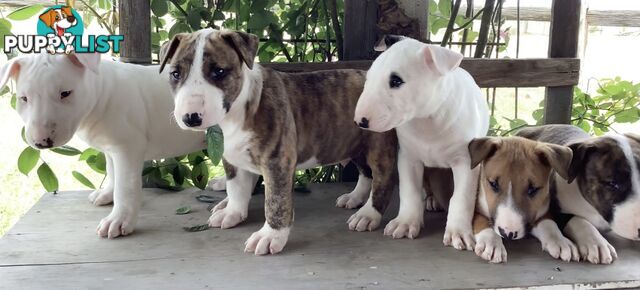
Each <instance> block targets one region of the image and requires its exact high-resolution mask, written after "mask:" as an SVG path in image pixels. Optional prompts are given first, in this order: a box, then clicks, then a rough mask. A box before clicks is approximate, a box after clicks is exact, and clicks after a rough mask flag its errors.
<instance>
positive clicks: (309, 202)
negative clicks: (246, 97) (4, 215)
mask: <svg viewBox="0 0 640 290" xmlns="http://www.w3.org/2000/svg"><path fill="white" fill-rule="evenodd" d="M309 188H310V189H311V191H312V192H311V193H305V194H299V195H296V196H295V198H294V202H295V207H296V220H295V225H294V227H293V228H292V230H291V235H290V237H289V242H288V244H287V246H286V247H285V250H284V252H283V253H281V254H278V255H274V256H269V257H255V256H254V255H252V254H248V253H244V252H243V249H244V241H245V240H246V239H247V238H248V237H249V236H250V235H251V233H252V232H254V231H256V230H258V229H260V227H261V226H262V225H263V223H264V215H263V206H264V195H256V196H253V197H252V200H251V201H250V206H249V211H248V218H247V220H246V221H245V222H243V223H242V224H241V225H239V226H238V227H236V228H233V229H226V230H222V229H209V230H206V231H203V232H195V233H189V232H185V231H184V230H183V229H182V227H184V226H193V225H197V224H203V223H206V222H207V219H208V217H209V216H210V215H211V213H210V212H209V211H207V210H206V208H207V205H208V204H205V203H199V202H197V201H196V200H195V198H194V197H195V196H197V195H199V194H208V195H212V196H215V197H219V198H224V196H225V194H224V193H220V192H217V193H214V192H207V191H204V192H203V191H200V190H197V189H188V190H185V191H183V192H166V191H162V190H157V189H145V190H144V194H143V198H144V201H143V203H142V204H143V205H142V209H141V212H140V217H139V219H138V226H137V228H136V231H135V232H134V233H133V235H131V236H128V237H125V238H118V239H115V240H107V239H100V238H98V237H97V236H96V234H95V227H96V225H97V224H98V222H99V221H100V219H101V218H103V217H105V216H106V215H108V214H109V212H110V210H111V207H110V206H101V207H96V206H93V205H92V204H90V203H89V201H88V200H87V195H88V194H89V192H88V191H84V192H60V193H59V194H57V195H55V196H54V195H51V194H46V195H45V196H44V197H43V198H42V199H41V200H40V201H39V202H38V203H37V204H36V205H35V206H34V207H33V208H32V209H31V211H29V213H27V214H26V215H25V216H24V217H23V218H22V219H21V220H20V221H19V222H18V223H17V224H16V226H15V227H14V228H12V229H11V230H10V231H9V232H8V233H7V234H6V235H5V236H4V237H2V238H1V239H0V257H2V259H0V288H2V289H87V288H90V289H105V288H108V289H205V288H212V289H364V288H367V289H443V288H446V289H475V288H489V289H493V288H501V287H514V288H516V287H517V288H518V289H525V288H526V289H595V288H607V287H608V288H609V289H620V288H627V287H639V286H640V271H637V269H638V268H640V252H639V251H638V247H637V246H638V245H637V243H634V242H632V241H628V240H626V241H625V240H622V239H620V238H617V237H615V236H614V235H606V237H607V238H609V241H610V242H611V244H612V245H613V246H615V247H616V250H617V252H618V255H619V257H620V258H619V259H618V260H617V261H616V262H615V263H613V264H611V265H606V266H594V265H591V264H589V263H584V262H581V263H565V262H562V261H559V260H556V259H553V258H551V257H550V256H549V255H548V254H547V253H544V252H542V251H541V250H540V243H539V242H538V241H537V240H536V239H534V238H525V239H522V240H518V241H505V245H506V247H507V249H508V251H509V253H508V254H509V257H508V258H509V261H508V262H507V263H506V264H505V265H492V264H489V263H487V262H485V261H483V260H482V259H480V258H478V257H477V256H476V255H475V254H474V253H473V252H469V251H458V250H455V249H453V248H446V247H444V246H443V245H442V235H443V232H444V226H445V219H446V214H445V213H442V212H440V213H426V214H425V225H427V226H426V227H425V228H424V229H423V231H422V233H421V234H420V235H419V236H418V237H417V238H416V239H415V240H409V239H401V240H394V239H391V238H389V237H386V236H383V235H382V229H378V230H376V231H373V232H362V233H358V232H351V231H349V230H348V229H347V226H346V224H345V221H346V220H347V219H348V218H349V216H350V215H351V214H353V213H354V212H355V210H345V209H341V208H336V207H335V206H334V204H335V199H336V198H337V197H338V196H340V194H342V193H344V192H349V191H350V190H351V189H352V188H353V184H341V183H334V184H310V185H309ZM187 205H188V206H191V208H192V212H191V213H189V214H186V215H175V214H174V213H175V210H176V208H178V207H181V206H187ZM397 209H398V206H397V195H394V198H393V201H392V204H391V205H390V207H389V209H388V210H387V212H386V214H385V215H384V217H383V222H382V224H381V226H380V227H381V228H383V227H384V225H385V224H386V223H387V222H388V221H389V220H390V219H391V218H393V217H395V215H396V214H397ZM558 267H559V268H558ZM634 269H636V270H634ZM497 273H499V274H497ZM516 277H517V278H516ZM520 287H522V288H520Z"/></svg>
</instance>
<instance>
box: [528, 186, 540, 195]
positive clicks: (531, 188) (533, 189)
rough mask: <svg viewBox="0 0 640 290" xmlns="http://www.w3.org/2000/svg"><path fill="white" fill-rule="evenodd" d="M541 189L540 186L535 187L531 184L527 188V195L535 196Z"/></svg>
mask: <svg viewBox="0 0 640 290" xmlns="http://www.w3.org/2000/svg"><path fill="white" fill-rule="evenodd" d="M539 190H540V187H535V186H533V184H529V187H528V188H527V195H528V196H529V197H531V198H533V197H534V196H536V194H537V193H538V191H539Z"/></svg>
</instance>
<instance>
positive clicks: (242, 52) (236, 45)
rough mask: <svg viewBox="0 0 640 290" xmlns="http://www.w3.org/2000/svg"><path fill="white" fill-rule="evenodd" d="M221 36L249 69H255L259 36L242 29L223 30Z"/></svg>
mask: <svg viewBox="0 0 640 290" xmlns="http://www.w3.org/2000/svg"><path fill="white" fill-rule="evenodd" d="M220 37H222V39H224V40H225V41H226V42H227V43H228V44H229V45H230V46H231V47H233V49H234V50H235V51H236V53H237V54H238V56H240V59H241V60H242V61H244V63H245V64H246V65H247V67H249V69H253V63H254V60H255V58H256V53H257V52H258V44H259V42H260V39H258V36H256V35H254V34H250V33H246V32H241V31H234V30H223V31H221V32H220Z"/></svg>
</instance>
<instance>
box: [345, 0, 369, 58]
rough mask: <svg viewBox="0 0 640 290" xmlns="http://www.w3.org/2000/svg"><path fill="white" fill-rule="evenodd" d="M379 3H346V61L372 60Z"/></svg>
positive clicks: (353, 0)
mask: <svg viewBox="0 0 640 290" xmlns="http://www.w3.org/2000/svg"><path fill="white" fill-rule="evenodd" d="M377 22H378V1H377V0H345V1H344V59H343V60H359V59H372V58H373V57H374V56H375V52H374V51H373V47H374V46H375V43H376V40H377V37H378V36H377V28H376V23H377Z"/></svg>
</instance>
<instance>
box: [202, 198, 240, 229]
mask: <svg viewBox="0 0 640 290" xmlns="http://www.w3.org/2000/svg"><path fill="white" fill-rule="evenodd" d="M228 203H229V199H228V198H226V199H224V200H223V201H221V202H220V203H218V204H217V205H216V206H215V207H214V208H213V209H212V210H211V217H209V226H210V227H212V228H222V229H228V228H232V227H235V226H237V225H238V224H239V223H241V222H243V221H244V220H245V219H247V212H246V210H245V211H242V210H240V209H237V208H235V207H230V206H228Z"/></svg>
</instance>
